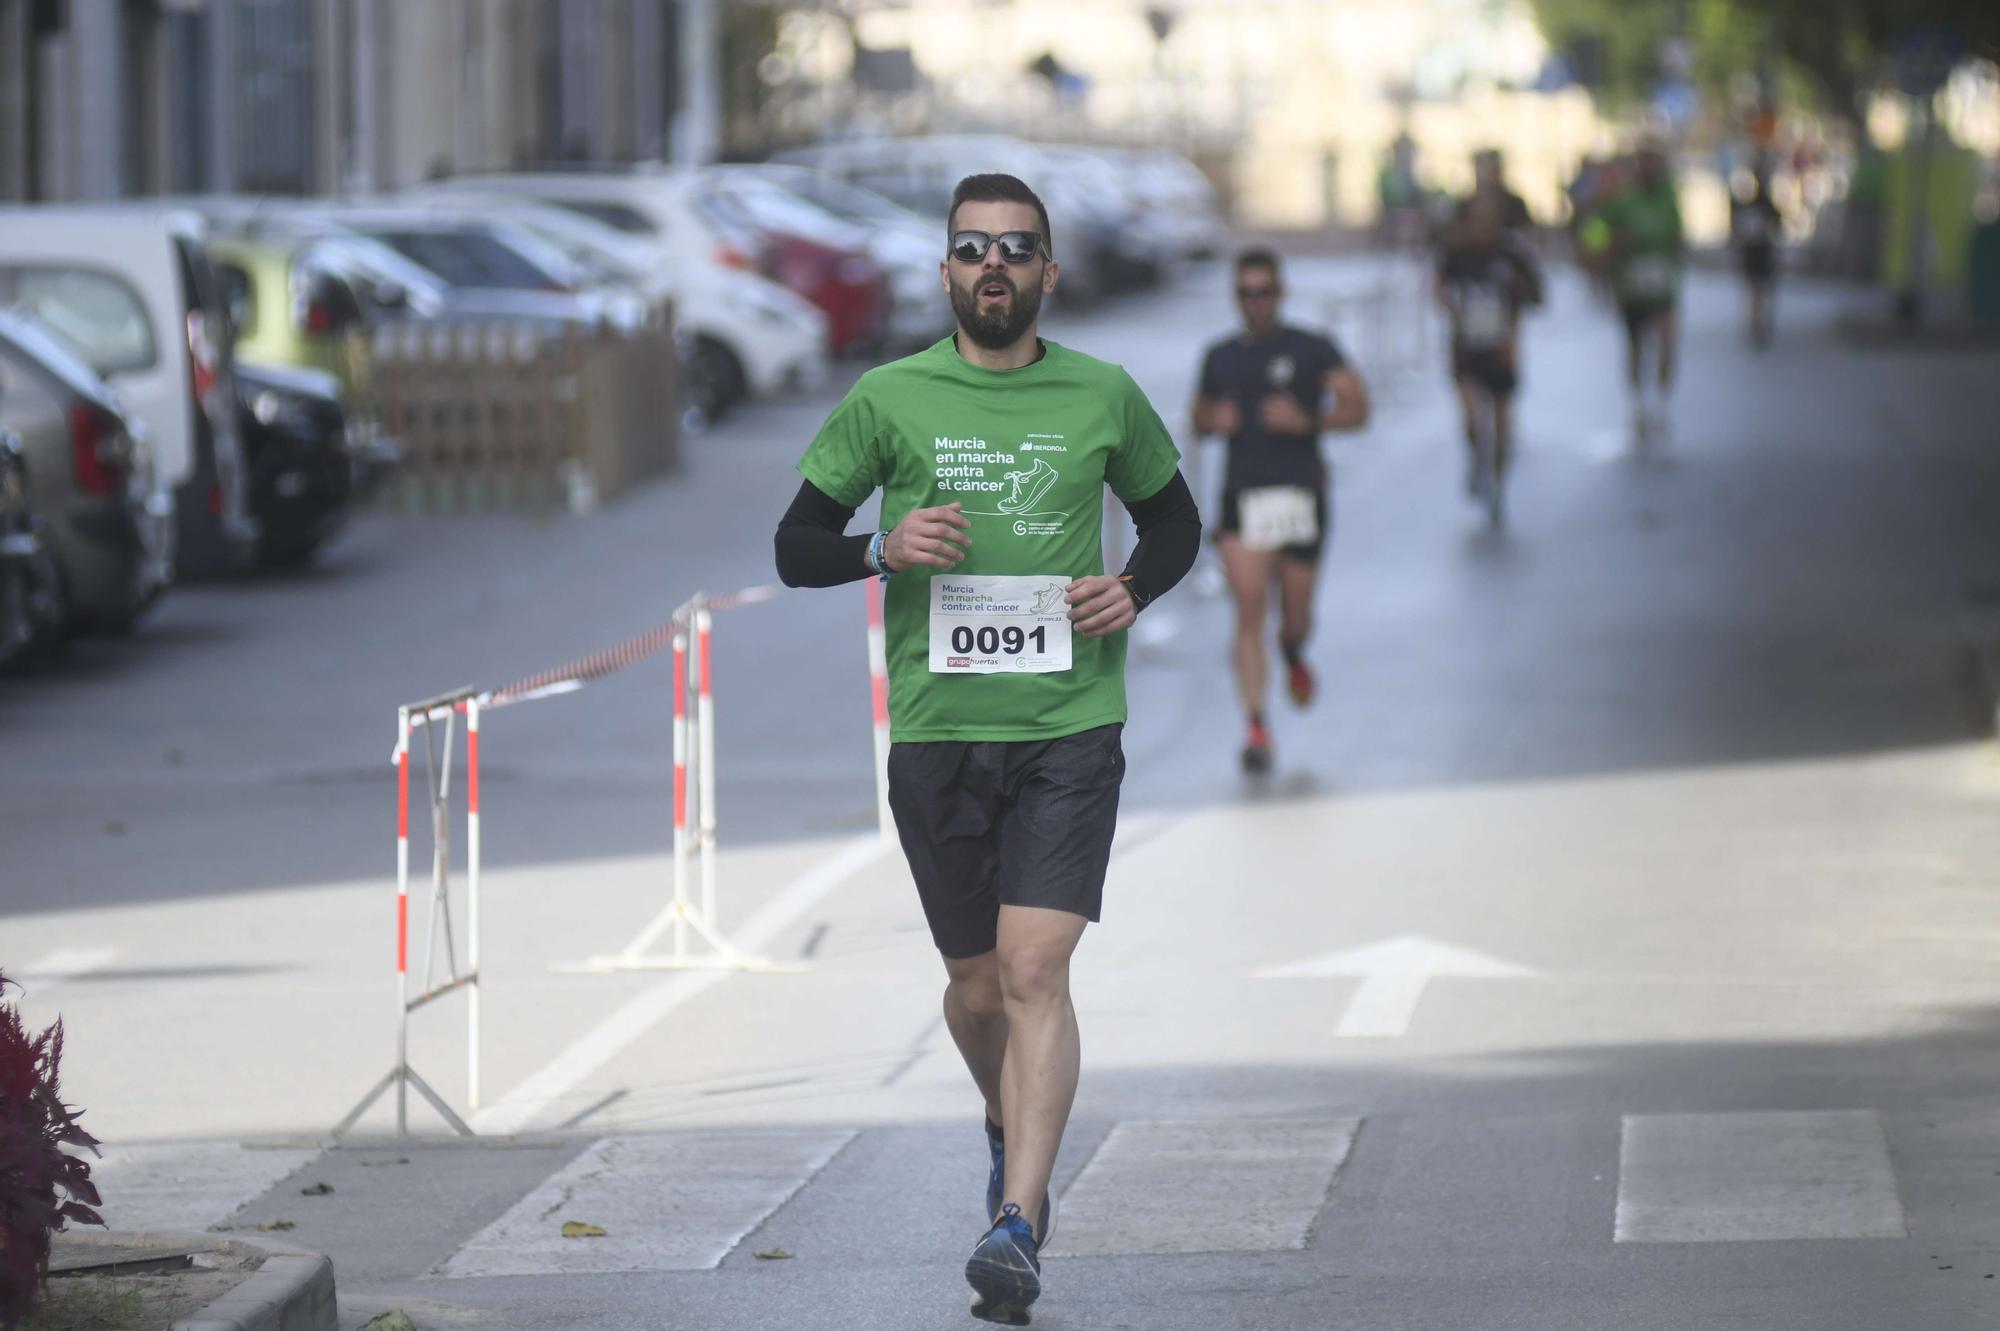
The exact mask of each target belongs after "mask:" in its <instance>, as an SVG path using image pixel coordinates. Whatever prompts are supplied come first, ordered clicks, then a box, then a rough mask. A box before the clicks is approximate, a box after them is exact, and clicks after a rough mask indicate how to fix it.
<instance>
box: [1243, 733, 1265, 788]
mask: <svg viewBox="0 0 2000 1331" xmlns="http://www.w3.org/2000/svg"><path fill="white" fill-rule="evenodd" d="M1243 770H1244V771H1245V772H1248V773H1249V774H1250V775H1251V776H1262V775H1263V774H1264V773H1266V772H1268V771H1270V770H1271V732H1270V731H1269V730H1266V729H1265V728H1264V723H1263V722H1262V721H1252V722H1251V723H1250V734H1249V736H1248V737H1247V738H1245V739H1244V741H1243Z"/></svg>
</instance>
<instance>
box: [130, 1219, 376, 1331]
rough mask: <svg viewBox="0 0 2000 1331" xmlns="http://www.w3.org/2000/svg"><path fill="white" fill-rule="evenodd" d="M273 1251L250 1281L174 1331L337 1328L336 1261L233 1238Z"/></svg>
mask: <svg viewBox="0 0 2000 1331" xmlns="http://www.w3.org/2000/svg"><path fill="white" fill-rule="evenodd" d="M230 1242H231V1243H233V1244H239V1245H241V1246H243V1247H247V1248H258V1249H261V1250H262V1251H263V1252H265V1253H266V1254H268V1255H267V1256H266V1257H265V1259H264V1264H263V1265H262V1266H260V1267H258V1268H257V1273H256V1274H255V1275H253V1276H251V1277H250V1278H249V1279H248V1280H246V1281H244V1282H243V1283H242V1284H240V1285H238V1286H237V1287H236V1288H235V1289H232V1290H230V1291H229V1292H228V1293H227V1294H225V1295H223V1296H222V1297H221V1298H219V1299H217V1300H216V1301H215V1302H214V1303H211V1304H209V1305H208V1307H206V1308H204V1309H202V1310H201V1311H200V1312H198V1313H196V1314H195V1315H194V1316H192V1317H187V1318H183V1319H181V1320H180V1321H178V1322H175V1323H174V1324H173V1325H172V1326H171V1327H170V1328H169V1329H168V1331H337V1329H338V1327H339V1324H340V1317H339V1312H338V1309H337V1308H336V1306H335V1303H334V1292H333V1259H332V1258H330V1257H324V1256H321V1255H320V1254H319V1253H316V1252H306V1251H305V1250H304V1249H301V1248H287V1247H284V1246H282V1245H280V1244H276V1243H267V1242H265V1241H263V1240H261V1239H231V1240H230Z"/></svg>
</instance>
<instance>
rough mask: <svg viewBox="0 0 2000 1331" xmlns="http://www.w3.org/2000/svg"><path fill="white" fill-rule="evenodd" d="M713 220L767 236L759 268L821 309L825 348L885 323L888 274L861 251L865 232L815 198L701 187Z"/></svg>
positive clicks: (854, 341)
mask: <svg viewBox="0 0 2000 1331" xmlns="http://www.w3.org/2000/svg"><path fill="white" fill-rule="evenodd" d="M702 206H703V207H704V208H705V209H706V210H708V211H709V212H710V214H711V215H712V216H714V217H715V218H716V219H717V220H718V221H720V222H723V223H725V224H728V225H732V226H738V227H747V228H749V229H751V230H753V231H755V232H757V233H758V234H759V235H761V236H762V237H764V239H765V240H766V241H768V242H769V244H770V254H771V259H770V267H769V270H768V271H767V273H766V276H768V277H770V278H772V279H773V280H774V281H777V282H781V283H783V284H784V285H785V286H787V287H789V288H791V289H792V290H793V291H796V292H798V294H800V295H801V296H804V297H805V298H806V299H807V300H809V301H811V302H812V303H813V304H814V305H817V306H818V307H819V308H820V309H821V310H823V311H824V312H825V314H826V323H827V331H826V336H827V349H828V350H830V351H832V352H833V353H834V354H836V355H838V354H840V353H842V352H846V351H849V350H852V349H854V348H857V347H865V346H869V345H873V344H875V343H878V342H880V341H881V340H882V338H883V336H884V335H885V334H886V333H887V331H888V321H889V281H888V278H887V276H886V275H885V274H884V273H883V272H882V269H881V267H880V266H879V265H877V264H876V262H875V261H874V260H873V259H871V258H869V257H868V243H867V237H866V236H864V235H863V234H862V233H861V232H860V231H859V230H858V229H856V228H855V227H854V226H853V225H852V224H851V223H849V222H846V221H844V220H842V219H841V218H838V217H835V216H834V215H833V214H832V213H829V212H827V211H826V210H825V209H823V208H820V207H819V206H818V205H817V204H813V203H808V202H807V201H806V200H804V199H800V198H797V197H795V196H793V195H790V194H787V193H785V192H784V191H782V190H775V189H774V190H769V191H762V190H759V191H752V192H742V191H734V190H732V191H727V192H724V191H721V190H717V189H709V190H705V191H704V192H703V195H702Z"/></svg>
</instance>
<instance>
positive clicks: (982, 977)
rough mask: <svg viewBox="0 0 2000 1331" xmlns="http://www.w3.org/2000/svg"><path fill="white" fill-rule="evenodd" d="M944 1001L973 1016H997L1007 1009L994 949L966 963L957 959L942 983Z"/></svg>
mask: <svg viewBox="0 0 2000 1331" xmlns="http://www.w3.org/2000/svg"><path fill="white" fill-rule="evenodd" d="M945 1002H946V1003H948V1004H951V1005H953V1006H955V1007H957V1008H958V1009H959V1010H960V1011H961V1012H965V1013H968V1014H970V1015H972V1016H975V1017H997V1016H999V1015H1000V1014H1001V1013H1002V1012H1003V1011H1005V1010H1006V1005H1005V1003H1004V1002H1003V1000H1002V998H1001V993H1000V967H999V963H998V962H997V960H996V959H995V956H994V954H993V953H991V952H989V953H987V954H986V955H985V956H983V957H978V958H975V959H974V960H973V961H971V962H969V963H956V964H954V965H953V966H952V968H951V978H950V981H949V982H948V983H947V984H946V985H945Z"/></svg>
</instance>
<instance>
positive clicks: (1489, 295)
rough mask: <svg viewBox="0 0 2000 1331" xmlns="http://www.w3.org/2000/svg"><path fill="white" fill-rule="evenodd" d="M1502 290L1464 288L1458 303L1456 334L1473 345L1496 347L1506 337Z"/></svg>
mask: <svg viewBox="0 0 2000 1331" xmlns="http://www.w3.org/2000/svg"><path fill="white" fill-rule="evenodd" d="M1508 313H1509V311H1508V308H1507V296H1506V293H1504V292H1501V291H1496V290H1495V289H1494V288H1492V287H1490V286H1473V287H1467V288H1466V289H1465V291H1464V293H1463V294H1462V295H1461V296H1460V297H1459V302H1458V336H1459V340H1460V341H1461V342H1464V343H1465V344H1466V345H1468V346H1474V347H1497V346H1499V345H1500V344H1501V343H1503V342H1505V341H1506V340H1507V324H1508Z"/></svg>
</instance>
